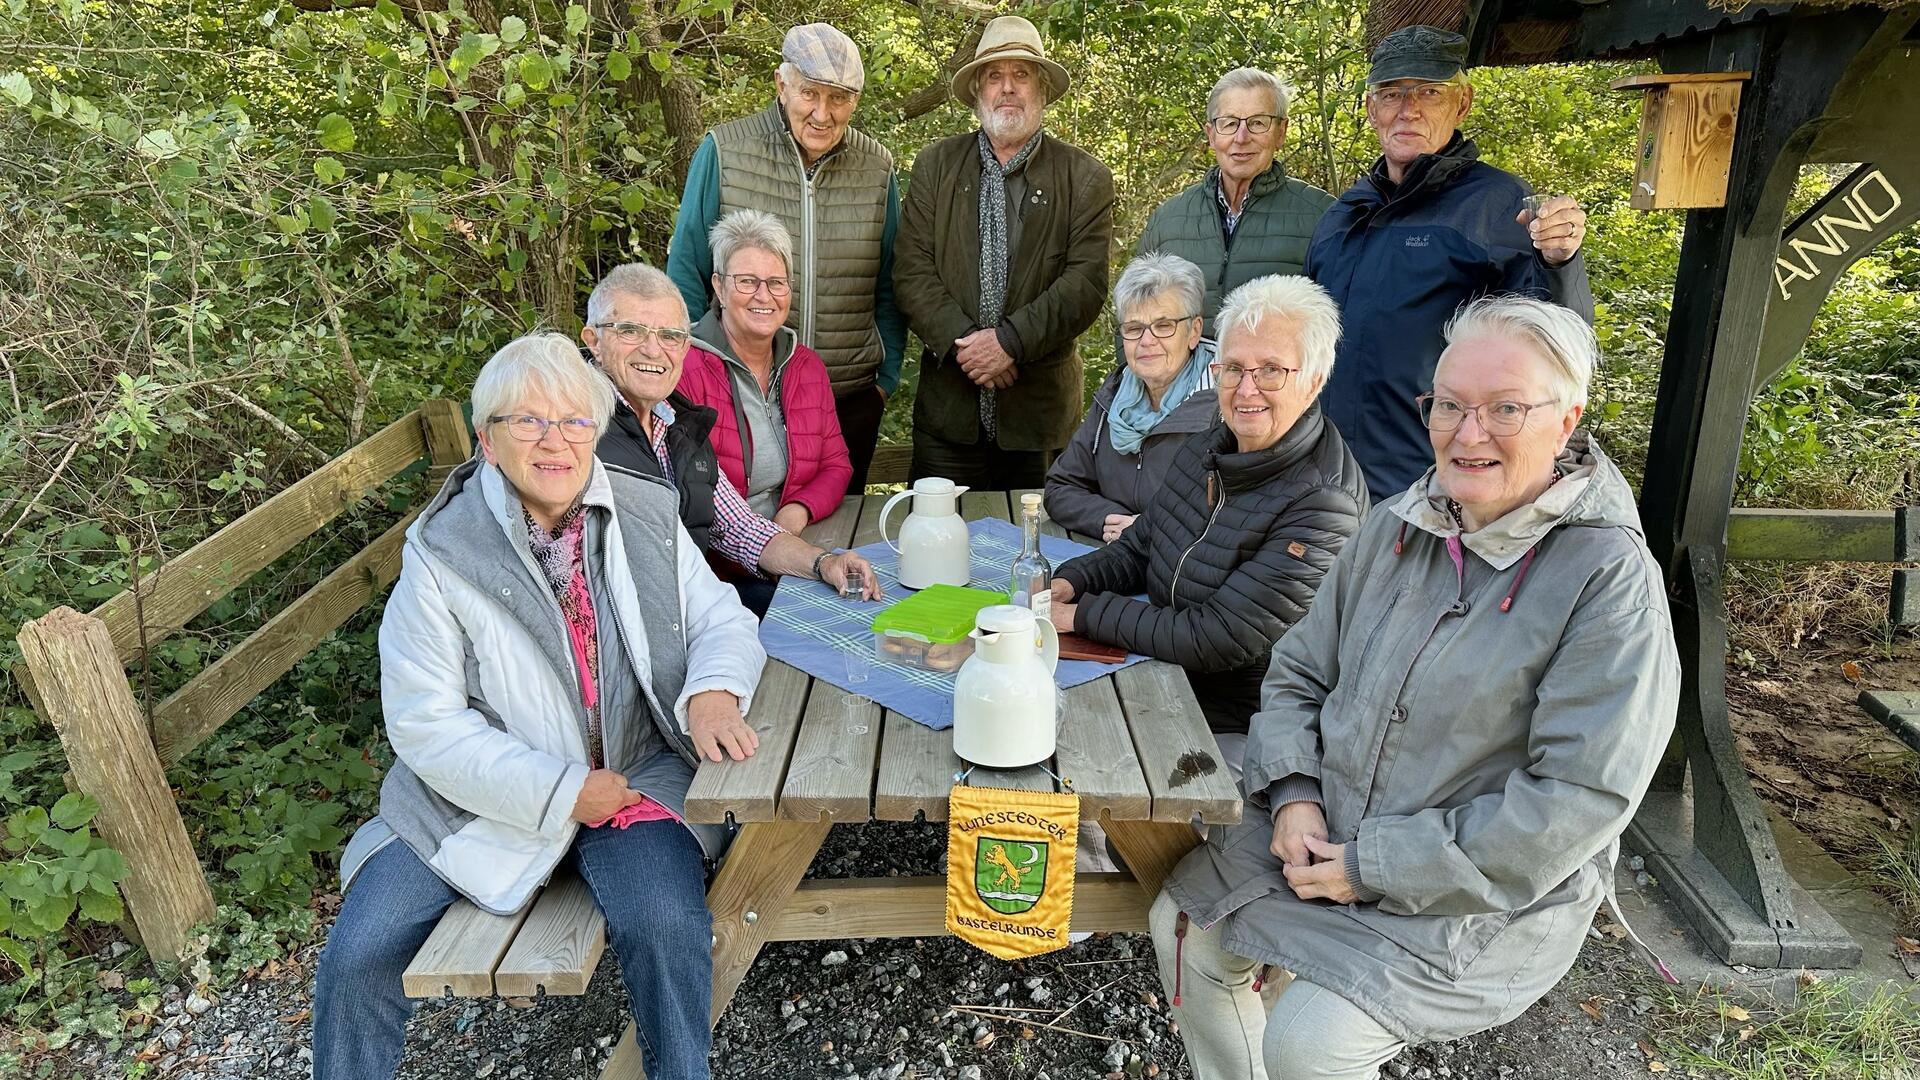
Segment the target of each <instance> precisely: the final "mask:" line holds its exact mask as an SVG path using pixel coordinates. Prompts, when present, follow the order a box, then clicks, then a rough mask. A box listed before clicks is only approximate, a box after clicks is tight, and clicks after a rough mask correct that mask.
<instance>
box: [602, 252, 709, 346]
mask: <svg viewBox="0 0 1920 1080" xmlns="http://www.w3.org/2000/svg"><path fill="white" fill-rule="evenodd" d="M616 293H626V294H627V295H629V296H635V297H638V298H639V299H641V300H665V299H667V298H668V297H672V298H673V302H674V304H675V305H677V306H678V307H679V308H680V327H679V328H680V329H682V330H684V329H686V328H687V298H686V297H684V296H681V295H680V287H679V286H678V285H675V284H674V283H673V279H672V278H670V277H668V276H667V274H666V271H664V270H661V269H660V268H658V267H655V266H648V265H647V264H646V263H642V262H630V263H621V264H620V265H619V266H616V267H614V268H613V269H611V270H609V271H607V276H606V277H603V278H601V279H600V284H598V285H595V286H594V287H593V293H592V294H591V295H589V296H588V297H587V323H588V324H589V325H591V324H593V323H597V322H599V321H601V320H602V319H605V318H606V317H607V315H608V314H609V309H610V308H612V307H613V298H614V295H615V294H616Z"/></svg>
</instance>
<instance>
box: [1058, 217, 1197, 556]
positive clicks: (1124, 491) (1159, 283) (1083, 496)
mask: <svg viewBox="0 0 1920 1080" xmlns="http://www.w3.org/2000/svg"><path fill="white" fill-rule="evenodd" d="M1205 295H1206V278H1205V277H1204V276H1203V275H1202V274H1201V273H1200V268H1199V267H1198V266H1195V265H1194V264H1192V263H1190V262H1188V261H1187V260H1185V259H1182V258H1180V257H1179V256H1177V255H1163V254H1159V253H1155V254H1151V255H1142V256H1140V257H1139V258H1137V259H1135V260H1133V261H1132V262H1130V263H1128V264H1127V267H1126V269H1125V270H1123V271H1121V273H1120V280H1119V281H1118V282H1116V283H1115V284H1114V286H1113V312H1114V321H1115V322H1117V323H1118V324H1119V327H1120V342H1121V345H1122V347H1123V349H1124V350H1125V353H1126V363H1125V364H1124V365H1120V366H1118V367H1116V368H1115V369H1114V371H1113V373H1112V374H1111V375H1109V376H1107V379H1106V381H1105V382H1103V383H1101V384H1100V389H1098V390H1096V391H1094V395H1093V408H1092V409H1091V410H1090V411H1088V413H1087V418H1086V419H1085V420H1084V421H1082V422H1081V424H1080V429H1079V430H1078V431H1076V432H1074V433H1073V440H1072V441H1071V442H1069V443H1068V444H1067V448H1066V449H1065V450H1064V451H1062V452H1061V454H1060V457H1059V458H1058V459H1056V460H1055V461H1054V463H1053V468H1051V469H1049V470H1047V488H1046V494H1047V515H1048V516H1049V517H1051V518H1052V519H1053V520H1054V521H1056V522H1058V523H1059V524H1060V525H1061V526H1062V527H1064V528H1066V529H1070V530H1072V531H1073V532H1077V533H1082V534H1084V535H1086V536H1097V537H1099V538H1100V539H1102V540H1104V541H1109V542H1111V541H1113V540H1114V539H1116V538H1118V537H1119V535H1120V534H1121V533H1122V532H1123V531H1125V529H1126V527H1127V526H1129V525H1131V524H1133V519H1134V518H1135V517H1136V516H1137V515H1138V514H1139V513H1140V511H1141V510H1143V509H1145V508H1146V505H1147V502H1148V501H1149V500H1150V499H1151V498H1152V497H1153V493H1154V491H1156V490H1157V489H1158V488H1159V486H1160V482H1161V480H1162V479H1163V478H1164V477H1165V476H1166V473H1167V466H1168V464H1169V463H1171V462H1172V461H1173V452H1174V450H1175V449H1176V448H1177V447H1179V445H1180V444H1181V442H1183V441H1185V439H1186V438H1187V437H1188V436H1189V435H1192V434H1194V433H1195V432H1199V431H1205V430H1206V429H1207V427H1208V425H1210V424H1211V423H1212V422H1213V421H1214V420H1215V418H1217V417H1218V416H1219V411H1220V410H1219V403H1218V402H1216V401H1215V400H1214V397H1213V395H1212V394H1195V393H1194V391H1196V390H1205V389H1208V388H1210V387H1212V385H1213V381H1212V378H1211V376H1210V375H1209V374H1208V370H1207V365H1209V364H1211V363H1212V362H1213V359H1214V346H1213V342H1211V341H1209V340H1207V339H1206V338H1203V337H1201V336H1200V324H1201V318H1200V304H1201V300H1202V298H1203V297H1204V296H1205Z"/></svg>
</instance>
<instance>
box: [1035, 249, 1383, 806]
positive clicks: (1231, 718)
mask: <svg viewBox="0 0 1920 1080" xmlns="http://www.w3.org/2000/svg"><path fill="white" fill-rule="evenodd" d="M1215 326H1216V328H1217V331H1218V333H1219V335H1220V345H1219V357H1218V359H1217V360H1216V361H1215V363H1214V364H1213V381H1214V388H1215V394H1216V395H1217V397H1218V399H1219V403H1220V420H1219V421H1217V422H1216V423H1214V424H1213V425H1212V426H1211V427H1210V428H1208V429H1207V430H1205V431H1201V432H1199V433H1197V434H1195V435H1193V436H1191V437H1189V438H1188V439H1187V441H1186V443H1185V444H1184V445H1183V446H1181V447H1180V449H1179V451H1178V453H1177V454H1176V456H1175V457H1174V460H1173V463H1172V465H1171V466H1170V467H1169V470H1168V472H1167V476H1166V482H1165V484H1164V485H1163V486H1162V487H1161V489H1160V490H1159V491H1158V492H1157V493H1156V494H1155V495H1154V496H1153V497H1152V500H1151V501H1150V502H1149V503H1148V505H1147V507H1146V509H1145V510H1144V511H1143V512H1142V513H1141V515H1140V517H1139V520H1137V521H1135V522H1134V524H1133V526H1132V527H1131V528H1128V529H1127V530H1126V531H1125V532H1124V533H1122V534H1120V538H1119V539H1118V540H1116V541H1115V542H1113V543H1112V544H1109V545H1108V546H1106V547H1104V548H1102V549H1100V550H1099V551H1094V552H1090V553H1088V554H1086V555H1082V556H1080V557H1079V558H1077V559H1074V560H1072V561H1070V562H1068V563H1067V564H1066V565H1064V566H1062V567H1061V568H1060V570H1059V572H1058V573H1057V574H1056V575H1055V576H1054V580H1053V622H1054V625H1055V626H1056V627H1058V628H1059V629H1061V630H1071V631H1073V632H1074V633H1077V634H1080V635H1082V636H1085V637H1088V638H1092V639H1093V640H1095V641H1101V642H1106V643H1108V644H1111V645H1118V646H1120V647H1122V648H1125V649H1127V650H1129V651H1132V652H1137V653H1145V654H1147V655H1149V656H1154V657H1158V658H1160V659H1162V660H1168V661H1172V662H1173V663H1176V664H1179V665H1180V666H1181V667H1184V668H1186V669H1187V675H1188V678H1189V680H1190V681H1191V682H1192V684H1193V689H1194V694H1195V696H1196V697H1198V698H1199V700H1200V706H1201V708H1202V709H1203V710H1204V711H1205V713H1206V716H1207V723H1208V726H1210V727H1211V728H1212V729H1213V730H1214V732H1215V733H1216V734H1227V735H1230V736H1234V737H1231V738H1227V739H1222V740H1221V743H1222V745H1221V750H1222V752H1223V753H1224V754H1225V755H1226V757H1227V760H1228V764H1229V765H1230V767H1232V769H1233V771H1234V773H1235V774H1238V772H1239V764H1240V760H1239V759H1240V749H1241V746H1243V745H1244V743H1243V740H1244V737H1245V735H1244V733H1245V732H1246V730H1247V720H1248V718H1249V717H1251V716H1252V715H1253V713H1254V711H1255V710H1256V709H1257V708H1258V705H1259V698H1260V680H1261V677H1262V676H1263V675H1264V674H1265V673H1266V669H1267V654H1268V653H1269V652H1270V651H1271V650H1272V649H1273V644H1274V642H1276V641H1278V640H1279V639H1280V635H1282V634H1284V633H1286V631H1287V628H1288V627H1290V626H1292V625H1293V624H1294V623H1295V622H1296V621H1298V620H1299V619H1300V617H1301V616H1303V615H1305V614H1306V613H1307V606H1308V605H1309V604H1311V603H1312V602H1313V594H1314V590H1315V589H1317V588H1319V586H1320V579H1321V576H1322V575H1324V574H1325V573H1326V572H1327V569H1328V568H1329V567H1331V566H1332V565H1333V560H1334V557H1335V556H1337V555H1338V554H1340V548H1341V546H1342V545H1344V544H1345V543H1346V542H1347V540H1348V538H1349V537H1351V536H1353V534H1354V532H1355V531H1356V530H1357V529H1358V528H1359V525H1360V515H1361V513H1362V512H1363V511H1364V510H1365V508H1366V507H1367V506H1368V499H1367V486H1366V481H1365V479H1363V478H1362V476H1361V472H1360V466H1359V464H1358V463H1357V462H1355V461H1354V459H1353V455H1352V454H1350V453H1348V452H1347V446H1346V442H1345V441H1344V440H1342V439H1341V437H1340V433H1339V432H1338V431H1335V430H1334V428H1333V425H1332V424H1330V423H1328V422H1327V421H1326V419H1325V418H1324V417H1323V416H1322V415H1321V413H1320V408H1319V406H1318V405H1316V404H1315V399H1316V398H1318V397H1319V395H1320V388H1321V387H1322V386H1324V385H1326V381H1327V376H1328V374H1329V373H1330V372H1331V371H1332V369H1333V354H1334V346H1335V344H1336V343H1337V342H1338V341H1339V338H1340V311H1339V308H1338V307H1337V306H1336V305H1335V304H1334V302H1333V300H1332V298H1330V297H1329V296H1328V295H1327V293H1326V290H1324V289H1322V288H1321V287H1320V286H1319V285H1316V284H1314V283H1313V282H1311V281H1309V280H1307V279H1306V278H1304V277H1293V276H1279V275H1275V276H1270V277H1263V278H1256V279H1254V280H1253V281H1249V282H1247V283H1246V284H1245V285H1242V286H1240V287H1239V288H1237V289H1235V290H1234V291H1233V292H1232V293H1230V294H1229V295H1228V296H1227V299H1226V301H1225V302H1224V303H1223V304H1222V305H1221V308H1220V314H1219V317H1218V319H1217V320H1216V322H1215ZM1140 593H1145V594H1146V599H1145V600H1141V599H1138V598H1137V594H1140Z"/></svg>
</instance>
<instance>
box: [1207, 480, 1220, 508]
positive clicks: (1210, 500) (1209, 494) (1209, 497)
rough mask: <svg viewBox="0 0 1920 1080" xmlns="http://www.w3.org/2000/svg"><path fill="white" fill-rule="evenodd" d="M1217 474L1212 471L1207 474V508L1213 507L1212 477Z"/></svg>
mask: <svg viewBox="0 0 1920 1080" xmlns="http://www.w3.org/2000/svg"><path fill="white" fill-rule="evenodd" d="M1219 475H1220V474H1219V473H1212V472H1210V473H1208V474H1207V509H1209V510H1211V509H1213V479H1214V477H1216V476H1219Z"/></svg>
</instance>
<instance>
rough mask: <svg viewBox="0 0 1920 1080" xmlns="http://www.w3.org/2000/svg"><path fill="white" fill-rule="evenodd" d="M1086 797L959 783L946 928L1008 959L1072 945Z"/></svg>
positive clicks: (951, 817)
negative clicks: (1075, 881) (1076, 871)
mask: <svg viewBox="0 0 1920 1080" xmlns="http://www.w3.org/2000/svg"><path fill="white" fill-rule="evenodd" d="M1079 838H1080V799H1079V797H1078V796H1075V795H1059V794H1055V793H1053V792H1050V791H1049V792H1042V791H1006V790H1003V789H1001V788H979V787H966V786H964V785H955V786H954V789H953V792H952V795H951V796H950V801H949V804H948V810H947V930H948V931H949V932H950V933H952V934H953V936H955V937H957V938H962V939H964V940H966V941H968V942H971V943H972V944H974V945H975V946H977V947H979V948H980V949H983V950H985V951H986V952H989V953H992V954H993V955H995V956H997V957H999V958H1000V959H1002V960H1018V959H1020V958H1021V957H1025V956H1038V955H1039V954H1041V953H1045V952H1052V951H1053V950H1055V949H1060V948H1065V947H1066V944H1067V923H1068V921H1069V920H1071V919H1072V917H1073V853H1074V847H1075V846H1076V844H1077V843H1078V842H1079Z"/></svg>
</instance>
